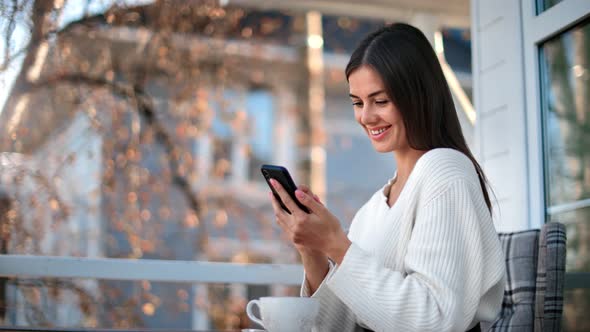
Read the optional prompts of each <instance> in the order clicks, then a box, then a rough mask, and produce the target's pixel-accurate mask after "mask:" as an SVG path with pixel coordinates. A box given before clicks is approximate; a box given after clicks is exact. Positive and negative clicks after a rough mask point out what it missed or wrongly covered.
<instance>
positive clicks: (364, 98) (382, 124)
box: [348, 65, 408, 152]
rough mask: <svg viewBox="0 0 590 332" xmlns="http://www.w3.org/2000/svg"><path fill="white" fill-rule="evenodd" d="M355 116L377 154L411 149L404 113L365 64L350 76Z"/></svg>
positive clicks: (379, 79) (370, 68) (377, 75)
mask: <svg viewBox="0 0 590 332" xmlns="http://www.w3.org/2000/svg"><path fill="white" fill-rule="evenodd" d="M348 83H349V87H350V98H351V100H352V104H353V108H354V117H355V119H356V121H357V122H358V123H359V124H360V125H361V126H362V127H363V129H364V130H365V132H366V133H367V135H368V136H369V138H370V139H371V143H372V144H373V147H374V148H375V150H377V151H378V152H391V151H398V150H404V149H407V148H408V140H407V137H406V127H405V125H404V122H403V120H402V116H401V113H400V112H399V110H398V109H397V108H396V106H395V105H394V104H393V102H392V100H391V98H389V96H388V95H387V93H386V92H385V85H384V84H383V80H381V77H380V76H379V74H377V72H376V71H375V70H374V69H373V68H372V67H369V66H366V65H363V66H360V67H358V68H357V69H356V70H355V71H353V72H352V73H351V74H350V76H349V77H348Z"/></svg>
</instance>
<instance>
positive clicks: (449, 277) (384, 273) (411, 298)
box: [326, 180, 504, 331]
mask: <svg viewBox="0 0 590 332" xmlns="http://www.w3.org/2000/svg"><path fill="white" fill-rule="evenodd" d="M478 195H479V196H478ZM486 214H487V215H486ZM485 223H490V224H491V223H492V221H491V218H490V216H489V214H488V211H487V209H486V207H485V203H484V201H483V198H482V197H481V191H480V189H479V188H474V186H473V184H472V183H470V182H467V181H464V180H459V181H457V182H453V183H451V184H448V186H447V187H446V188H445V189H444V190H443V191H441V192H439V193H438V194H437V195H436V197H434V198H432V199H430V200H429V201H427V202H426V203H425V204H424V205H421V206H420V205H419V206H418V208H417V211H416V217H415V223H414V228H413V230H412V235H411V238H410V242H409V244H408V249H407V253H406V254H405V257H404V270H405V272H406V273H407V274H406V273H402V272H400V271H395V270H392V269H389V268H386V267H384V265H383V263H382V262H381V261H379V260H377V259H376V258H375V257H374V256H372V255H371V254H369V253H367V252H365V251H364V250H362V249H361V248H360V247H359V246H357V245H356V244H355V243H354V242H353V244H352V245H351V246H350V248H349V249H348V251H347V253H346V255H345V257H344V259H343V261H342V263H341V265H340V266H339V267H338V269H337V270H336V271H335V272H334V273H332V274H331V275H330V279H329V280H328V281H327V284H326V285H327V286H328V287H327V288H328V289H329V290H330V291H331V292H333V294H335V295H336V296H337V297H338V298H339V299H340V300H341V301H342V302H343V303H344V304H345V305H346V306H347V307H348V308H350V309H351V310H352V312H354V313H355V315H356V316H357V319H358V320H360V321H362V322H363V323H364V324H365V325H367V326H368V327H369V328H370V329H373V330H375V331H465V330H467V329H468V327H470V325H472V324H471V323H472V321H473V319H474V317H475V314H476V311H477V310H478V307H480V306H481V304H480V301H481V299H482V297H484V295H485V294H486V293H487V291H488V290H489V289H490V288H492V287H493V286H494V285H495V284H497V283H498V281H500V282H501V280H503V279H502V278H503V273H504V270H503V262H502V261H501V260H500V261H499V263H498V260H497V259H494V260H492V263H493V265H495V266H493V267H491V268H488V269H487V270H486V265H487V264H488V263H487V262H486V260H487V259H488V258H489V257H488V255H493V256H494V257H496V256H497V257H501V248H500V247H499V246H497V247H493V248H492V249H496V251H500V253H499V255H500V256H498V253H495V252H493V251H494V250H490V248H486V247H485V244H486V243H493V241H490V240H489V239H484V237H496V238H497V235H496V233H495V231H493V225H491V227H487V226H486V227H484V226H482V224H485ZM490 230H491V231H490ZM496 241H497V239H496ZM484 262H486V264H484ZM497 265H501V266H500V267H498V266H497ZM486 274H487V275H486ZM326 292H327V290H326ZM497 297H498V296H497ZM500 303H501V294H500V295H499V297H498V299H494V301H492V303H490V304H489V306H490V307H491V308H492V309H491V311H492V314H494V313H496V312H497V311H498V310H499V308H500V306H499V305H500ZM484 306H485V304H484ZM480 309H481V308H480ZM484 311H485V310H484Z"/></svg>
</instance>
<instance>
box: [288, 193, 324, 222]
mask: <svg viewBox="0 0 590 332" xmlns="http://www.w3.org/2000/svg"><path fill="white" fill-rule="evenodd" d="M295 196H297V199H298V200H299V201H300V202H301V204H303V205H305V206H306V207H308V208H309V209H310V210H311V212H313V213H315V214H317V215H318V216H320V217H321V216H323V215H325V214H326V212H328V211H327V210H326V207H325V206H324V205H323V204H322V203H321V202H320V201H319V199H317V198H316V197H317V196H316V197H314V196H312V195H310V194H308V193H305V192H304V191H303V190H300V189H297V190H296V191H295Z"/></svg>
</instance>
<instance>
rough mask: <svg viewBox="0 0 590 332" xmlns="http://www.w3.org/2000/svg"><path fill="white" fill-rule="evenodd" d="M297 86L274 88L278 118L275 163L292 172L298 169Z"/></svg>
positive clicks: (275, 129)
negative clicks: (295, 90)
mask: <svg viewBox="0 0 590 332" xmlns="http://www.w3.org/2000/svg"><path fill="white" fill-rule="evenodd" d="M294 89H295V87H293V88H292V89H289V87H287V86H278V87H277V88H276V89H275V90H274V95H275V98H274V99H275V101H276V110H275V111H274V114H275V116H276V118H277V119H276V120H275V121H273V122H274V124H275V126H274V135H273V137H274V144H273V151H274V152H273V163H275V164H277V165H282V166H284V167H286V168H287V169H289V170H290V171H291V172H295V171H296V164H295V162H296V161H295V160H296V159H295V156H296V151H297V136H296V135H297V128H296V125H295V124H297V114H296V112H297V103H296V99H295V93H294Z"/></svg>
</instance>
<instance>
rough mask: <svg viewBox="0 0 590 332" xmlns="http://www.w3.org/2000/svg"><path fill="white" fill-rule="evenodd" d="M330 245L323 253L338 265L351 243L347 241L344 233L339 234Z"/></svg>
mask: <svg viewBox="0 0 590 332" xmlns="http://www.w3.org/2000/svg"><path fill="white" fill-rule="evenodd" d="M331 244H332V245H331V246H330V247H329V248H328V249H327V250H326V252H325V253H326V255H327V256H328V257H329V258H330V259H331V260H332V261H334V262H335V263H336V264H338V265H340V264H341V263H342V260H343V259H344V255H346V252H347V251H348V248H350V245H351V244H352V242H351V241H350V240H349V239H348V237H347V236H346V234H344V232H341V233H339V235H338V236H337V237H336V238H335V239H334V240H332V241H331Z"/></svg>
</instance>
